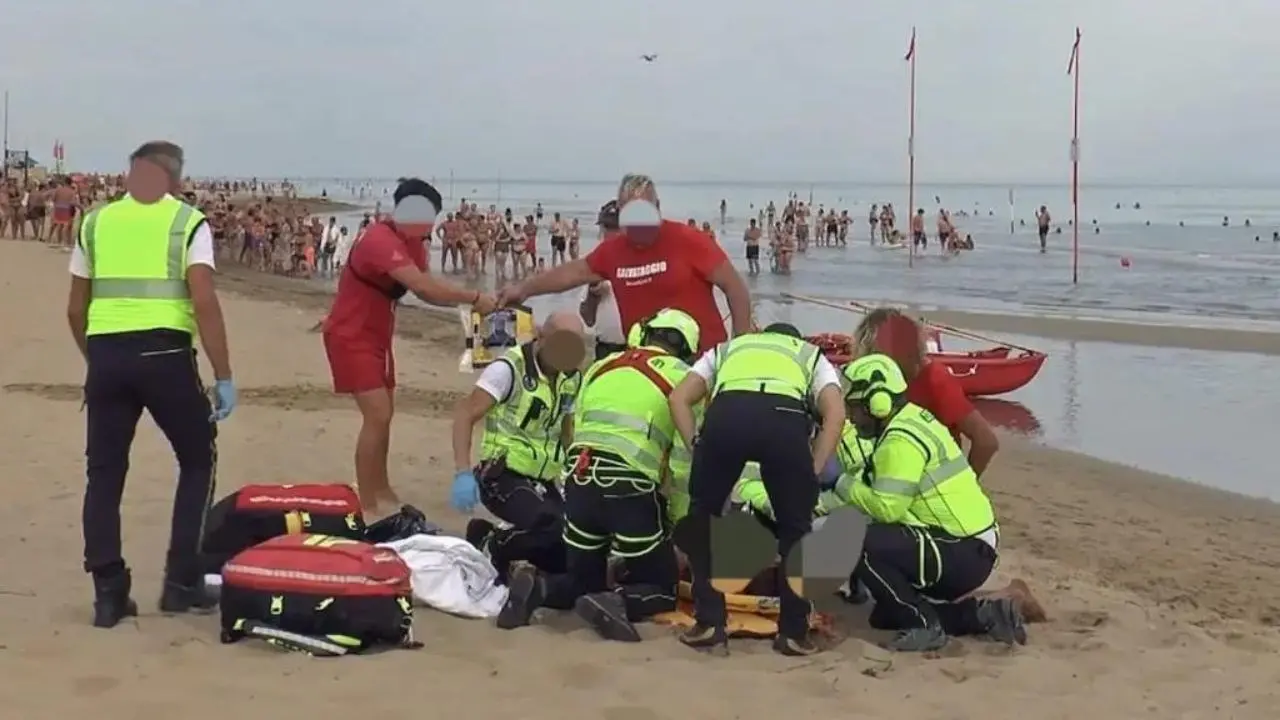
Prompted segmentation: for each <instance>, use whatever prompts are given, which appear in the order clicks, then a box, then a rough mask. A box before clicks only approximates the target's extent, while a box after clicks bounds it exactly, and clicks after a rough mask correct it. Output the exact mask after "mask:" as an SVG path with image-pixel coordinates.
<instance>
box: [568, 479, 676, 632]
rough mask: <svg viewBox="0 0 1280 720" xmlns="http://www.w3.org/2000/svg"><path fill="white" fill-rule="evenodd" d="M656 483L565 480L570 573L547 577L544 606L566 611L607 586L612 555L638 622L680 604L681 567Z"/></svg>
mask: <svg viewBox="0 0 1280 720" xmlns="http://www.w3.org/2000/svg"><path fill="white" fill-rule="evenodd" d="M668 530H669V528H668V527H667V505H666V499H665V498H663V497H662V495H661V494H660V493H659V492H658V489H657V488H656V487H647V486H637V485H636V484H635V483H632V482H630V481H629V480H628V479H625V478H603V479H601V478H595V477H591V478H584V479H582V480H580V481H579V480H575V479H573V478H571V479H570V480H569V481H568V482H567V483H566V484H565V523H564V542H565V546H566V547H565V550H566V552H567V554H568V558H567V560H568V561H567V568H566V572H565V573H564V574H561V575H553V576H551V577H549V578H548V581H547V597H546V600H545V601H544V604H545V605H546V606H547V607H550V608H556V609H560V610H568V609H570V608H572V607H573V603H574V601H575V600H577V599H578V598H579V597H581V596H583V595H588V594H591V593H598V592H604V591H605V590H608V589H609V585H608V574H609V557H610V555H611V554H616V555H618V556H620V557H621V558H622V562H623V565H622V568H621V572H620V573H619V575H618V577H617V580H618V583H617V588H616V590H617V592H618V594H619V595H620V596H621V597H622V600H623V603H624V604H625V605H626V608H627V617H628V619H630V620H631V621H632V622H638V621H641V620H645V619H648V618H650V617H653V616H654V615H657V614H658V613H664V612H670V611H672V610H675V608H676V584H677V582H678V581H679V579H680V578H679V574H680V571H679V568H678V566H677V564H676V554H675V549H674V548H672V546H671V539H670V536H669V533H668Z"/></svg>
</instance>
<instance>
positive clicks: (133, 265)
mask: <svg viewBox="0 0 1280 720" xmlns="http://www.w3.org/2000/svg"><path fill="white" fill-rule="evenodd" d="M202 222H204V214H203V213H201V212H200V211H199V210H197V209H195V208H194V207H191V206H190V205H188V204H186V203H184V202H182V201H180V200H178V199H176V198H174V197H173V196H172V195H166V196H165V197H164V198H163V199H161V200H159V201H157V202H154V203H151V204H146V205H144V204H143V203H140V202H138V201H136V200H134V199H133V197H132V196H129V195H125V196H124V197H123V198H121V199H120V200H116V201H115V202H113V203H110V204H108V205H105V206H103V207H100V208H98V209H97V210H94V211H93V212H91V213H89V214H88V215H87V216H85V218H84V222H83V223H82V224H81V226H80V249H81V251H82V252H84V257H85V261H86V264H87V265H88V266H89V276H90V281H91V283H92V289H91V290H90V300H89V322H88V326H87V328H86V330H85V332H86V334H87V335H108V334H113V333H123V332H134V331H139V330H160V329H168V330H181V331H182V332H186V333H190V334H193V335H194V334H195V332H196V320H195V309H194V308H193V306H192V304H191V293H190V291H189V290H188V289H187V246H188V244H189V243H190V242H191V236H192V234H193V233H194V232H195V230H196V228H197V227H199V226H200V223H202Z"/></svg>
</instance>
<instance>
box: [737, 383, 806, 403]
mask: <svg viewBox="0 0 1280 720" xmlns="http://www.w3.org/2000/svg"><path fill="white" fill-rule="evenodd" d="M726 391H736V392H755V393H762V394H764V395H779V396H781V397H785V398H790V399H792V400H803V399H804V395H805V393H804V391H803V390H799V389H797V388H795V387H794V386H791V385H786V384H784V383H781V382H778V381H777V380H728V381H726V382H723V383H721V384H720V385H719V386H717V387H716V392H726Z"/></svg>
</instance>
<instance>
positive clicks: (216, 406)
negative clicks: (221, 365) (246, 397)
mask: <svg viewBox="0 0 1280 720" xmlns="http://www.w3.org/2000/svg"><path fill="white" fill-rule="evenodd" d="M235 409H236V384H235V383H233V382H231V381H230V380H219V381H218V382H216V383H214V385H213V416H212V417H210V418H209V419H210V420H213V421H214V422H222V421H223V420H226V419H227V418H228V417H230V416H231V411H232V410H235Z"/></svg>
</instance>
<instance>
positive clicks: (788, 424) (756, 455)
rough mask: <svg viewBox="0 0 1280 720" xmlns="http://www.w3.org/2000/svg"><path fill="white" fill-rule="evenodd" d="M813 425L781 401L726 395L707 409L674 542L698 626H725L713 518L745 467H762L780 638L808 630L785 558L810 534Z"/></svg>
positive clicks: (804, 605)
mask: <svg viewBox="0 0 1280 720" xmlns="http://www.w3.org/2000/svg"><path fill="white" fill-rule="evenodd" d="M811 429H812V420H811V419H810V415H809V413H808V411H807V409H806V407H805V406H804V404H803V403H802V402H800V401H799V400H793V399H791V398H788V397H784V396H781V395H773V394H768V393H761V392H743V391H729V392H722V393H720V394H718V395H716V396H715V398H714V399H713V400H712V401H711V405H710V407H708V408H707V414H706V419H705V420H704V421H703V424H702V433H701V434H700V435H699V436H698V441H697V444H696V445H695V446H694V448H693V467H692V470H691V472H690V476H689V495H690V507H689V514H688V515H687V516H686V517H685V518H684V519H683V520H681V521H680V524H679V525H678V526H677V528H676V530H675V535H674V538H675V542H676V545H678V546H679V547H680V549H681V550H683V551H684V552H685V554H686V555H688V558H689V569H690V572H691V574H692V575H693V595H694V608H695V615H696V617H697V620H698V622H699V623H702V624H704V625H723V624H724V623H725V620H726V612H725V604H724V594H723V593H721V592H719V591H718V590H716V589H715V588H714V587H713V586H712V584H711V578H712V577H714V575H713V568H712V558H711V518H712V517H714V516H719V515H720V514H721V513H722V512H723V510H724V506H725V502H726V501H727V500H728V498H729V495H730V493H732V492H733V486H734V485H735V484H736V483H737V482H738V479H739V478H740V477H741V476H742V469H743V466H744V465H746V464H747V463H748V462H750V461H755V462H758V463H760V477H761V479H762V480H763V481H764V487H765V492H766V493H768V496H769V504H770V505H771V506H772V507H773V512H774V523H775V526H776V528H777V538H778V555H779V557H781V558H782V562H781V563H779V564H778V567H777V570H776V572H777V574H778V577H777V578H775V581H776V582H777V586H778V588H779V615H778V631H779V632H780V633H781V634H782V635H785V636H787V637H801V636H803V635H804V634H805V633H806V632H807V631H808V628H809V610H810V605H809V602H808V601H807V600H805V599H803V598H801V597H800V596H799V595H797V594H796V593H795V591H794V590H793V589H792V587H791V584H790V583H789V582H787V581H786V577H785V573H786V565H787V558H788V556H789V555H790V554H791V551H792V550H794V549H796V548H797V547H798V546H799V544H800V541H801V540H802V539H804V536H805V535H807V534H808V533H809V530H810V529H811V527H812V521H813V506H814V505H815V504H816V503H817V499H818V479H817V477H816V476H815V475H814V472H813V453H812V451H811V450H810V447H809V436H810V431H811Z"/></svg>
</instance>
